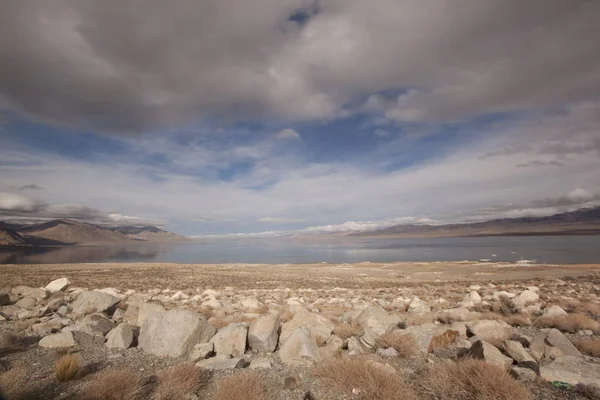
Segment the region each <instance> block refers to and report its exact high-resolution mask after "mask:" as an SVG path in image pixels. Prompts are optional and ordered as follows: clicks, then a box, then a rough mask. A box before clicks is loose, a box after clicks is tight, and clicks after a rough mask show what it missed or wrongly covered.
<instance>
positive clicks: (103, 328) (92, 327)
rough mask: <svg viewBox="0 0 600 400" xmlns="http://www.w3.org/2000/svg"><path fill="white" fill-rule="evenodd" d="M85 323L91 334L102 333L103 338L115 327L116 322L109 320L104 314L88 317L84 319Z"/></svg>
mask: <svg viewBox="0 0 600 400" xmlns="http://www.w3.org/2000/svg"><path fill="white" fill-rule="evenodd" d="M83 323H84V324H85V325H86V326H87V327H88V329H89V331H90V332H91V333H100V334H102V336H104V335H106V334H107V333H108V332H110V331H111V330H112V329H114V327H115V324H114V322H112V321H111V320H110V319H108V318H107V317H106V316H105V315H104V314H91V315H87V316H86V317H85V318H84V319H83Z"/></svg>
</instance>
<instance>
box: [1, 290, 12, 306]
mask: <svg viewBox="0 0 600 400" xmlns="http://www.w3.org/2000/svg"><path fill="white" fill-rule="evenodd" d="M9 304H10V295H9V294H8V293H6V292H0V307H1V306H7V305H9Z"/></svg>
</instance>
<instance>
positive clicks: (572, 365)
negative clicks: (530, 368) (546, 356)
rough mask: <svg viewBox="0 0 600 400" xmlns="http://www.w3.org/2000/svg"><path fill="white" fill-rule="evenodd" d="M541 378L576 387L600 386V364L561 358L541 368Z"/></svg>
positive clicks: (568, 357) (582, 359) (572, 357)
mask: <svg viewBox="0 0 600 400" xmlns="http://www.w3.org/2000/svg"><path fill="white" fill-rule="evenodd" d="M540 376H541V377H542V378H543V379H545V380H547V381H549V382H552V381H560V382H566V383H570V384H571V385H576V384H578V383H583V384H584V385H592V384H595V385H600V362H597V361H596V362H593V361H586V360H585V359H584V358H582V357H576V356H561V357H557V358H556V359H555V360H554V361H552V362H550V363H547V364H543V365H541V366H540Z"/></svg>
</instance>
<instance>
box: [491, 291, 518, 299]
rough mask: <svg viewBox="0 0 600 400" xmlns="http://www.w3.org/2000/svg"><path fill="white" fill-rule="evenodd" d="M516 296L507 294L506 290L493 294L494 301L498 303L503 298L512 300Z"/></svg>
mask: <svg viewBox="0 0 600 400" xmlns="http://www.w3.org/2000/svg"><path fill="white" fill-rule="evenodd" d="M515 296H516V294H514V293H510V292H505V291H504V290H502V291H499V292H494V293H492V299H494V300H496V301H499V300H501V299H502V298H503V297H506V298H509V299H512V298H513V297H515Z"/></svg>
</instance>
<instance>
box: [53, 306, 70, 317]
mask: <svg viewBox="0 0 600 400" xmlns="http://www.w3.org/2000/svg"><path fill="white" fill-rule="evenodd" d="M68 313H69V307H68V306H67V305H65V304H63V305H62V306H60V307H58V309H57V310H56V314H57V315H58V316H60V317H66V316H67V314H68Z"/></svg>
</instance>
